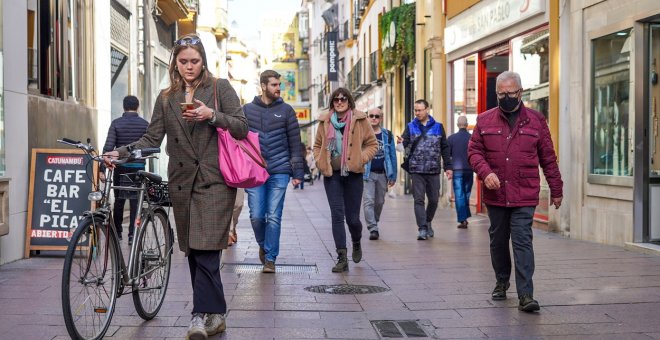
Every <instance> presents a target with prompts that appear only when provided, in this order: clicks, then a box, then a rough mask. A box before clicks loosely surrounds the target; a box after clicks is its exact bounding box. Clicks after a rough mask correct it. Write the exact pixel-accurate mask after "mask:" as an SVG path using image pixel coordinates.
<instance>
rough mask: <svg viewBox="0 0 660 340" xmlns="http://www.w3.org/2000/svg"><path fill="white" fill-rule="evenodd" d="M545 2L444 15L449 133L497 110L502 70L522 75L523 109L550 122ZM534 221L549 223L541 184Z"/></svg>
mask: <svg viewBox="0 0 660 340" xmlns="http://www.w3.org/2000/svg"><path fill="white" fill-rule="evenodd" d="M546 8H547V2H546V1H545V0H529V1H523V0H507V1H501V0H500V1H495V0H492V1H491V0H485V1H481V2H479V3H477V4H475V5H474V6H472V7H470V8H468V9H466V10H464V11H462V12H460V13H448V21H447V26H446V29H445V38H446V42H445V52H446V53H447V56H448V58H447V61H448V74H450V75H451V78H450V81H449V82H450V83H449V88H450V93H451V96H452V97H451V99H450V100H449V105H450V107H449V112H451V113H452V117H451V119H452V122H451V124H448V126H451V127H452V130H451V132H452V133H453V132H455V131H456V129H457V128H456V124H455V122H456V119H457V118H458V116H460V115H465V116H466V117H467V118H468V123H469V129H470V130H471V129H472V128H473V127H474V124H475V123H476V120H477V115H478V114H479V113H480V112H484V111H486V110H488V109H491V108H493V107H496V106H497V97H496V95H495V80H496V78H497V76H498V75H499V74H500V73H502V72H504V71H515V72H518V73H519V74H520V75H521V78H522V79H521V80H522V87H523V101H524V104H525V106H527V107H529V108H532V109H535V110H538V111H540V112H542V113H543V114H544V115H545V116H546V118H548V115H549V113H548V97H549V86H548V82H549V59H548V55H549V53H548V50H549V46H548V45H549V44H548V41H549V39H548V38H549V29H548V19H547V11H546ZM541 178H542V185H541V192H540V197H539V202H540V203H539V206H538V207H537V209H536V215H535V220H536V221H537V222H541V223H543V224H545V223H547V222H548V206H549V190H548V186H547V183H545V179H543V176H542V172H541ZM480 190H481V185H480V184H479V185H476V186H474V188H473V194H472V196H471V197H473V202H472V203H473V204H475V206H476V210H477V212H482V211H483V210H484V209H485V207H484V206H482V203H481V200H480V196H481V193H480Z"/></svg>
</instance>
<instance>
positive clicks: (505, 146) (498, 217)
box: [468, 71, 563, 312]
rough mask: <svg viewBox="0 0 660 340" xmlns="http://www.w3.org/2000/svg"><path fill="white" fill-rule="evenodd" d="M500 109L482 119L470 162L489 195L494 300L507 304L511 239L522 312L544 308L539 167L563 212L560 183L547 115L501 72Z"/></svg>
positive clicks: (472, 142) (511, 75) (512, 77)
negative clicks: (539, 296)
mask: <svg viewBox="0 0 660 340" xmlns="http://www.w3.org/2000/svg"><path fill="white" fill-rule="evenodd" d="M496 91H497V102H498V107H496V108H493V109H490V110H488V111H486V112H483V113H481V114H480V115H479V117H478V119H477V125H476V127H475V128H474V132H473V133H472V137H471V139H470V144H469V146H468V160H469V162H470V164H471V165H472V168H473V169H474V171H475V172H476V173H477V175H478V176H479V178H481V179H483V181H484V185H485V187H486V188H485V190H484V192H483V201H484V203H485V204H486V206H487V207H488V217H489V218H490V228H489V229H488V233H489V234H490V256H491V262H492V265H493V269H494V270H495V277H496V279H497V283H496V285H495V289H494V290H493V293H492V299H493V300H505V299H506V291H507V289H508V288H509V277H510V276H511V255H510V254H509V238H511V243H512V244H513V258H514V262H515V269H516V290H517V292H518V299H519V305H518V309H519V310H521V311H525V312H534V311H537V310H539V309H540V307H539V303H538V302H537V301H536V300H534V298H533V294H534V285H533V283H532V275H534V248H533V246H532V221H533V217H534V210H535V209H536V206H537V205H538V203H539V191H540V176H539V169H538V167H539V165H540V166H541V168H543V174H544V175H545V178H546V180H547V182H548V185H549V186H550V197H551V198H552V204H553V205H554V206H555V208H556V209H559V206H560V205H561V200H562V185H563V183H562V180H561V174H560V173H559V167H558V165H557V156H556V155H555V150H554V148H553V145H552V139H551V138H550V130H549V129H548V124H547V123H546V120H545V118H544V117H543V115H542V114H541V113H539V112H537V111H534V110H531V109H528V108H526V107H525V106H524V105H523V103H522V100H521V97H522V84H521V81H520V75H518V74H517V73H515V72H509V71H507V72H503V73H501V74H500V75H499V76H497V81H496Z"/></svg>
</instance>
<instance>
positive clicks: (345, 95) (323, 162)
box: [314, 87, 378, 273]
mask: <svg viewBox="0 0 660 340" xmlns="http://www.w3.org/2000/svg"><path fill="white" fill-rule="evenodd" d="M328 107H329V108H330V110H329V112H327V113H325V114H322V115H321V116H320V117H319V121H320V124H319V128H318V130H317V132H316V140H315V141H314V158H315V159H316V167H317V168H318V170H319V171H320V172H321V173H322V174H323V176H324V179H323V185H324V186H325V194H326V196H327V197H328V204H330V214H331V216H332V236H333V238H334V240H335V246H336V248H337V260H338V261H337V264H336V265H335V266H334V267H333V268H332V272H333V273H341V272H345V271H348V259H347V250H346V229H345V227H344V220H346V224H348V231H349V233H350V234H351V241H352V243H353V254H352V256H353V262H355V263H358V262H360V260H361V259H362V247H361V245H360V240H361V239H362V222H360V205H361V202H362V188H363V185H364V183H363V181H362V174H363V173H364V165H365V164H366V163H367V162H369V161H370V160H371V159H372V158H373V157H374V155H375V154H376V151H377V149H378V142H377V141H376V137H375V135H374V131H373V129H372V128H371V124H369V122H368V121H367V119H366V118H367V115H366V114H365V113H364V112H360V111H355V101H354V100H353V96H352V95H351V93H350V91H348V90H347V89H345V88H342V87H340V88H338V89H336V90H335V91H334V92H333V93H332V95H331V96H330V104H329V105H328Z"/></svg>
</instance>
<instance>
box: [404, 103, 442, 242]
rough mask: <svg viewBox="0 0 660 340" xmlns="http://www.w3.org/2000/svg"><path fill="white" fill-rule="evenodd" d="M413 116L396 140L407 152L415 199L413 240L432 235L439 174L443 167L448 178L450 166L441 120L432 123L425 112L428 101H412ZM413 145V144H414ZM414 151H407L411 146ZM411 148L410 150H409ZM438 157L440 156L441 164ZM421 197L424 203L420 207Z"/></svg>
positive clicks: (438, 192) (423, 238)
mask: <svg viewBox="0 0 660 340" xmlns="http://www.w3.org/2000/svg"><path fill="white" fill-rule="evenodd" d="M414 107H415V119H413V120H412V121H411V122H410V123H408V125H406V129H405V130H404V131H403V135H402V136H401V138H399V140H398V142H402V143H403V146H404V147H405V148H406V153H409V156H408V159H409V162H410V168H409V171H408V172H409V173H410V176H411V178H412V187H413V188H412V191H413V199H414V200H415V203H414V205H415V220H416V222H417V231H418V234H417V239H418V240H426V239H427V237H433V235H434V232H433V228H432V227H431V222H432V221H433V217H434V216H435V211H436V210H437V209H438V199H439V198H440V173H441V172H442V169H443V167H444V170H445V174H446V175H447V179H449V180H451V178H452V165H451V160H450V158H449V146H448V145H447V136H446V135H445V128H444V127H443V126H442V123H440V122H436V121H435V119H433V117H431V116H430V115H429V103H428V102H427V101H426V100H424V99H419V100H416V101H415V105H414ZM415 144H416V145H415ZM413 145H414V150H410V149H412V148H413ZM411 151H412V152H411ZM440 158H442V163H443V164H444V166H441V163H440ZM425 196H426V197H428V204H427V206H426V208H424V201H425Z"/></svg>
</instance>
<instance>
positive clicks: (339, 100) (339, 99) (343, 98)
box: [332, 97, 348, 103]
mask: <svg viewBox="0 0 660 340" xmlns="http://www.w3.org/2000/svg"><path fill="white" fill-rule="evenodd" d="M347 101H348V98H346V97H336V98H333V99H332V102H333V103H345V102H347Z"/></svg>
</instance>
